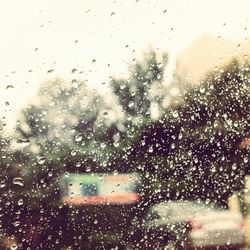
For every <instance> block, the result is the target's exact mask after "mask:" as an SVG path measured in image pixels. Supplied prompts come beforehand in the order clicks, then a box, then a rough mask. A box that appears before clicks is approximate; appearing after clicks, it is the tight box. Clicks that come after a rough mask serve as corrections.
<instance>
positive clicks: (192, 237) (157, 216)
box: [127, 201, 246, 249]
mask: <svg viewBox="0 0 250 250" xmlns="http://www.w3.org/2000/svg"><path fill="white" fill-rule="evenodd" d="M245 243H246V236H245V232H244V224H243V217H242V215H241V213H235V212H231V211H229V210H226V209H222V208H218V207H216V206H213V205H206V204H203V203H196V202H188V201H172V202H162V203H159V204H155V205H153V206H152V207H151V208H150V209H149V210H148V212H147V214H146V215H145V216H144V217H143V218H141V219H134V220H133V222H132V228H131V230H130V231H129V244H128V246H127V249H197V248H202V249H204V248H206V249H213V248H216V249H218V248H226V249H228V248H230V249H231V248H232V249H241V248H242V247H244V246H245Z"/></svg>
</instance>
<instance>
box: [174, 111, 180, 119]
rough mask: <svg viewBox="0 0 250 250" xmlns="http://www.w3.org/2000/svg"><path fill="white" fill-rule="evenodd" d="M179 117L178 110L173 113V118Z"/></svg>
mask: <svg viewBox="0 0 250 250" xmlns="http://www.w3.org/2000/svg"><path fill="white" fill-rule="evenodd" d="M178 116H179V113H178V111H177V110H175V111H174V112H173V117H174V118H177V117H178Z"/></svg>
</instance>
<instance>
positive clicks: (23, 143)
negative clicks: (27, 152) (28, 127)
mask: <svg viewBox="0 0 250 250" xmlns="http://www.w3.org/2000/svg"><path fill="white" fill-rule="evenodd" d="M17 143H20V144H22V146H24V147H26V146H28V145H30V140H28V139H24V140H18V141H17Z"/></svg>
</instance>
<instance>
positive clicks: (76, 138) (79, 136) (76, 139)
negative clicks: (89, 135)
mask: <svg viewBox="0 0 250 250" xmlns="http://www.w3.org/2000/svg"><path fill="white" fill-rule="evenodd" d="M81 140H82V135H81V134H80V133H79V134H77V135H76V136H75V141H76V142H79V141H81Z"/></svg>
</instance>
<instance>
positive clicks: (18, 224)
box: [13, 220, 21, 227]
mask: <svg viewBox="0 0 250 250" xmlns="http://www.w3.org/2000/svg"><path fill="white" fill-rule="evenodd" d="M13 224H14V226H15V227H18V226H20V224H21V222H20V221H19V220H17V221H15V222H14V223H13Z"/></svg>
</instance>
